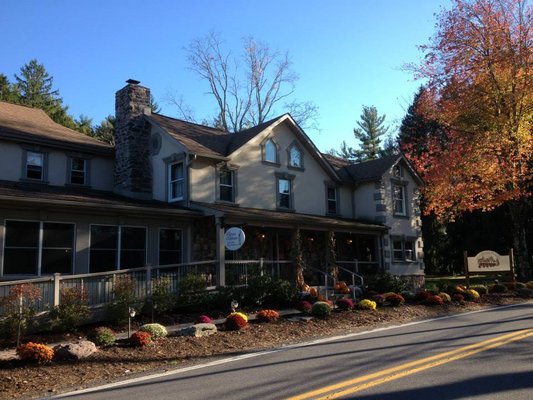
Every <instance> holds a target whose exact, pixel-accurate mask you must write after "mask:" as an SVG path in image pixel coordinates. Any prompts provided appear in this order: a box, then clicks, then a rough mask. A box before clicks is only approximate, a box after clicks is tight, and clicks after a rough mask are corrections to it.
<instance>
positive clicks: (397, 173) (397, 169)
mask: <svg viewBox="0 0 533 400" xmlns="http://www.w3.org/2000/svg"><path fill="white" fill-rule="evenodd" d="M392 175H393V176H394V177H395V178H401V177H403V168H402V166H401V165H400V164H396V165H395V166H394V167H392Z"/></svg>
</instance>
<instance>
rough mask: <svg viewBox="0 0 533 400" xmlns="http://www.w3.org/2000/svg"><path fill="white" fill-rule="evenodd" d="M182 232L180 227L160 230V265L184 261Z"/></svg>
mask: <svg viewBox="0 0 533 400" xmlns="http://www.w3.org/2000/svg"><path fill="white" fill-rule="evenodd" d="M181 238H182V232H181V230H180V229H161V230H160V231H159V265H169V264H180V263H181V262H182V239H181Z"/></svg>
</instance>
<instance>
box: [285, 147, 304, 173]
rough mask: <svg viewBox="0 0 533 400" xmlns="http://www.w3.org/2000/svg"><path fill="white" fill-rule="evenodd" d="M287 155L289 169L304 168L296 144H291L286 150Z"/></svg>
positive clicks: (300, 153)
mask: <svg viewBox="0 0 533 400" xmlns="http://www.w3.org/2000/svg"><path fill="white" fill-rule="evenodd" d="M288 153H289V167H292V168H303V167H304V160H303V151H302V150H301V149H300V147H298V145H297V144H296V142H294V143H293V144H291V146H290V147H289V149H288Z"/></svg>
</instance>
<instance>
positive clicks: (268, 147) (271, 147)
mask: <svg viewBox="0 0 533 400" xmlns="http://www.w3.org/2000/svg"><path fill="white" fill-rule="evenodd" d="M263 161H266V162H271V163H277V162H278V146H276V143H274V141H273V140H272V139H268V140H267V141H266V142H265V144H264V145H263Z"/></svg>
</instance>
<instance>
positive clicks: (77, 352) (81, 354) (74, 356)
mask: <svg viewBox="0 0 533 400" xmlns="http://www.w3.org/2000/svg"><path fill="white" fill-rule="evenodd" d="M96 351H97V348H96V345H95V344H94V343H93V342H91V341H89V340H79V341H77V342H72V343H66V344H58V345H57V346H55V347H54V357H55V359H56V360H80V359H82V358H86V357H89V356H90V355H91V354H93V353H96Z"/></svg>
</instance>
